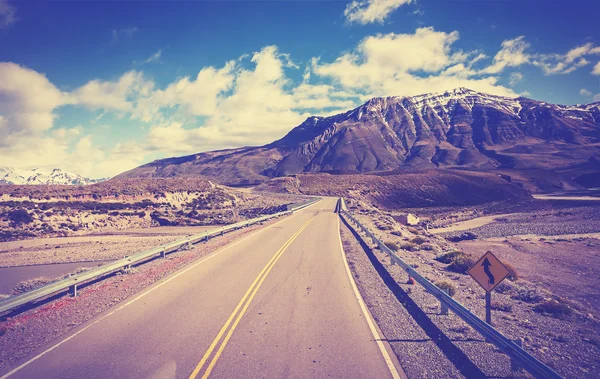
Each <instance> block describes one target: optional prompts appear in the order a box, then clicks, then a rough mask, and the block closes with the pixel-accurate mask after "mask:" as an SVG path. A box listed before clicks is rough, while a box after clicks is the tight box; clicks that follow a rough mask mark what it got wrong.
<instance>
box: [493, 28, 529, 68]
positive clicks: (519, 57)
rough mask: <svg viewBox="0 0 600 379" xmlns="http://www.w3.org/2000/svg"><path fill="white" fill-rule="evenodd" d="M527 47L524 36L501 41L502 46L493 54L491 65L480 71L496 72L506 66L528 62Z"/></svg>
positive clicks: (516, 65) (515, 65)
mask: <svg viewBox="0 0 600 379" xmlns="http://www.w3.org/2000/svg"><path fill="white" fill-rule="evenodd" d="M529 47H530V45H529V43H527V42H525V37H524V36H519V37H517V38H514V39H510V40H505V41H503V42H502V48H501V49H500V51H498V53H496V55H495V56H494V60H493V63H492V65H491V66H488V67H487V68H485V69H484V70H483V71H482V73H484V74H498V73H499V72H501V71H502V70H504V69H505V68H506V67H518V66H521V65H523V64H526V63H529V61H530V56H529V54H528V53H527V52H526V50H527V49H529Z"/></svg>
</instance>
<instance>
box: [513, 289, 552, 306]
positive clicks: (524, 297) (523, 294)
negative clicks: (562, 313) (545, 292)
mask: <svg viewBox="0 0 600 379" xmlns="http://www.w3.org/2000/svg"><path fill="white" fill-rule="evenodd" d="M516 290H517V292H516V293H515V294H514V295H513V296H512V298H513V299H516V300H521V301H524V302H526V303H539V302H540V301H542V299H543V298H544V297H543V296H542V295H541V294H540V293H539V292H538V290H537V289H536V288H526V287H516Z"/></svg>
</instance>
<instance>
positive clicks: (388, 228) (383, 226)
mask: <svg viewBox="0 0 600 379" xmlns="http://www.w3.org/2000/svg"><path fill="white" fill-rule="evenodd" d="M377 228H378V229H379V230H392V229H394V227H393V226H391V225H381V224H379V225H377Z"/></svg>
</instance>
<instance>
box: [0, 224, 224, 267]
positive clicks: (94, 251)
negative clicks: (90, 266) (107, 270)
mask: <svg viewBox="0 0 600 379" xmlns="http://www.w3.org/2000/svg"><path fill="white" fill-rule="evenodd" d="M212 228H214V227H212V226H210V227H206V226H200V227H190V226H183V227H157V228H149V229H132V230H128V231H122V232H117V233H106V234H90V235H85V236H75V237H54V238H35V239H29V240H23V241H11V242H0V267H16V266H30V265H41V264H51V263H73V262H98V261H107V260H114V259H119V258H123V257H124V256H125V255H132V254H133V253H137V252H139V251H142V250H145V249H150V248H153V247H156V246H158V245H162V244H165V243H168V242H171V241H175V240H177V239H180V238H183V237H184V236H187V235H192V234H195V233H200V232H203V231H206V230H209V229H212Z"/></svg>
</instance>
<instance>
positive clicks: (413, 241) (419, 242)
mask: <svg viewBox="0 0 600 379" xmlns="http://www.w3.org/2000/svg"><path fill="white" fill-rule="evenodd" d="M425 242H427V239H426V238H423V237H415V238H413V239H412V243H416V244H417V245H421V244H423V243H425Z"/></svg>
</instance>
